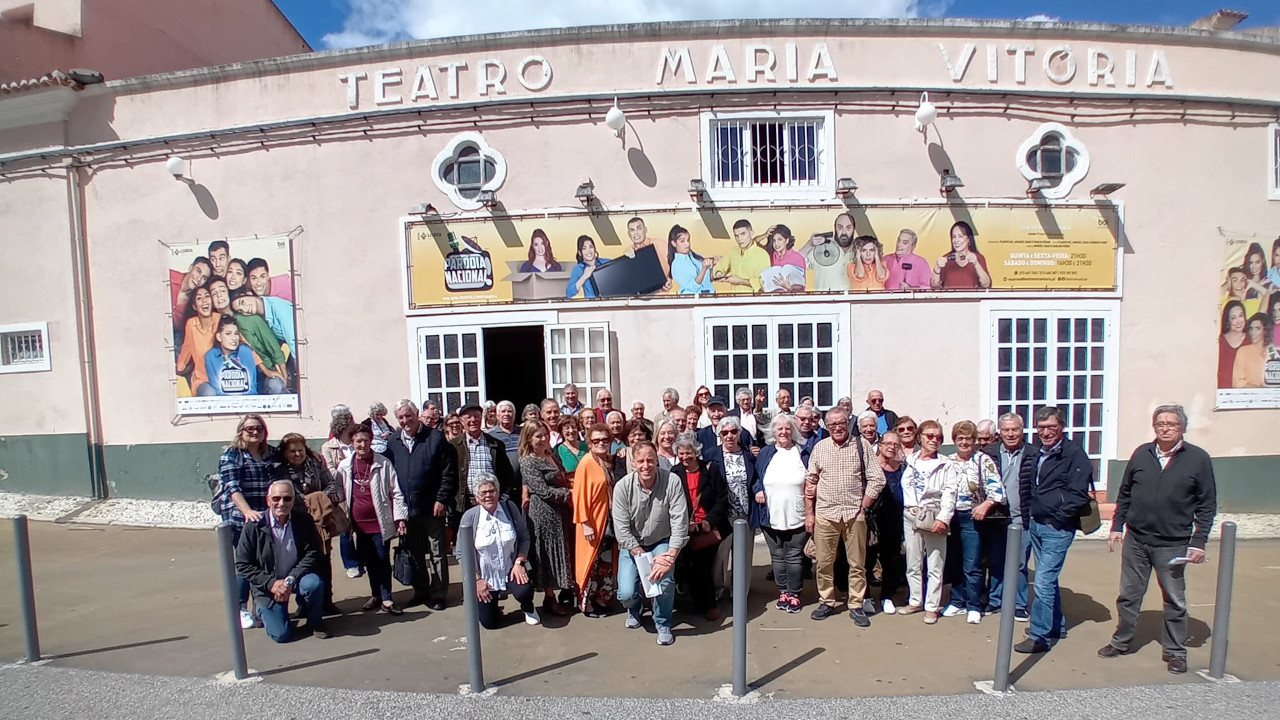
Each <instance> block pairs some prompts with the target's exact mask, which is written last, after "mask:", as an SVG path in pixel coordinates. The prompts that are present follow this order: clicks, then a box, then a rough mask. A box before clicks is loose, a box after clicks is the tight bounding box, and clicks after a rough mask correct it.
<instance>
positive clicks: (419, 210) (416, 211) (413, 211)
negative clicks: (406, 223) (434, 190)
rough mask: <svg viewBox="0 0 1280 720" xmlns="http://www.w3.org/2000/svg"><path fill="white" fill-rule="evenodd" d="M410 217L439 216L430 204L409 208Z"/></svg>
mask: <svg viewBox="0 0 1280 720" xmlns="http://www.w3.org/2000/svg"><path fill="white" fill-rule="evenodd" d="M409 214H410V215H439V214H440V211H439V210H436V206H435V205H432V204H431V203H419V204H417V205H414V206H413V207H411V208H409Z"/></svg>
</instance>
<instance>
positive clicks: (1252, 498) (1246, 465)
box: [1107, 455, 1280, 514]
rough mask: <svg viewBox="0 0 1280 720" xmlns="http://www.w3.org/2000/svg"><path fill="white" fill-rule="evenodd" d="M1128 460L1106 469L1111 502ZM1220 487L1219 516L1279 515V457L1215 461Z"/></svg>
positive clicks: (1216, 477) (1266, 456)
mask: <svg viewBox="0 0 1280 720" xmlns="http://www.w3.org/2000/svg"><path fill="white" fill-rule="evenodd" d="M1127 464H1128V461H1127V460H1112V461H1110V465H1108V467H1107V472H1108V473H1109V475H1108V477H1110V478H1111V483H1110V484H1111V487H1110V488H1108V490H1107V500H1108V502H1115V494H1116V493H1117V492H1119V490H1120V481H1121V479H1123V478H1124V468H1125V465H1127ZM1213 477H1214V480H1215V481H1216V482H1217V484H1218V512H1228V513H1266V514H1280V484H1277V482H1276V480H1277V478H1280V455H1250V456H1245V457H1225V458H1214V459H1213Z"/></svg>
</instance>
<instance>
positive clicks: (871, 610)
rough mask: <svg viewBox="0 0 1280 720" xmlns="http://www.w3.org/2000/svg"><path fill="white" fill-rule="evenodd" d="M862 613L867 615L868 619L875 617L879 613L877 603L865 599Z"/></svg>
mask: <svg viewBox="0 0 1280 720" xmlns="http://www.w3.org/2000/svg"><path fill="white" fill-rule="evenodd" d="M862 612H864V613H866V615H867V617H871V616H872V615H875V614H876V612H877V609H876V601H875V600H872V599H871V598H863V599H862Z"/></svg>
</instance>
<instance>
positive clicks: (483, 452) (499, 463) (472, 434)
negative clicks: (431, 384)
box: [449, 403, 520, 530]
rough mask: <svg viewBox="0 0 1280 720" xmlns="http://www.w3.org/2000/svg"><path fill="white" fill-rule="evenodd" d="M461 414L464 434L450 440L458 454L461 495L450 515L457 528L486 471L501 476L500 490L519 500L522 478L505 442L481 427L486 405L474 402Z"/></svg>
mask: <svg viewBox="0 0 1280 720" xmlns="http://www.w3.org/2000/svg"><path fill="white" fill-rule="evenodd" d="M458 415H459V416H460V417H461V418H462V434H461V435H458V436H457V437H455V438H454V439H452V440H450V441H449V444H450V445H451V446H452V447H453V451H454V452H455V453H457V456H458V480H459V482H458V497H457V501H456V503H455V507H454V508H452V515H451V517H450V518H449V521H450V526H451V527H453V528H454V529H455V530H456V529H457V525H458V521H459V520H460V519H461V517H462V513H464V512H466V511H467V510H468V509H469V508H471V506H473V505H475V504H476V487H477V486H478V484H479V482H480V478H482V477H484V476H486V475H493V476H495V477H497V478H498V492H499V493H501V494H502V495H505V496H506V497H507V499H508V500H511V501H513V502H517V503H518V502H520V481H519V480H518V479H517V478H516V472H515V469H514V468H512V467H511V460H510V459H509V458H508V457H507V447H506V445H504V444H503V442H502V441H501V440H499V439H498V438H495V437H493V436H492V435H490V434H488V433H486V432H484V431H482V430H481V429H480V425H481V421H482V420H483V418H484V408H482V407H480V406H479V405H477V404H474V403H473V404H471V405H467V406H466V407H464V408H462V409H461V410H459V411H458Z"/></svg>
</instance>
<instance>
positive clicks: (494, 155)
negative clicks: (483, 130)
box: [431, 131, 507, 210]
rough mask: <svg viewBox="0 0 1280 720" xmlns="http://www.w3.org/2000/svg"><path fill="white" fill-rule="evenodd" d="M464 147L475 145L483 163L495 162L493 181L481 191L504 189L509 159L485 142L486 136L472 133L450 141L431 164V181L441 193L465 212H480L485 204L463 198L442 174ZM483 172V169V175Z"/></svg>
mask: <svg viewBox="0 0 1280 720" xmlns="http://www.w3.org/2000/svg"><path fill="white" fill-rule="evenodd" d="M464 145H475V146H476V147H477V148H478V149H479V150H480V157H481V162H483V161H484V158H488V159H490V160H492V161H493V164H494V174H493V179H492V180H490V181H489V182H487V183H484V184H483V185H481V186H480V189H481V190H494V191H496V190H497V189H498V188H501V187H502V184H503V183H504V182H506V181H507V159H506V158H504V157H503V156H502V153H500V152H498V151H497V150H495V149H493V148H492V147H490V146H489V143H487V142H485V139H484V136H482V135H481V134H480V133H478V132H470V131H468V132H464V133H458V134H457V135H456V136H455V137H454V138H453V139H452V140H450V141H449V144H448V145H445V146H444V149H443V150H441V151H440V154H438V155H436V158H435V160H434V161H433V162H432V163H431V180H432V182H434V183H435V184H436V187H437V188H440V192H442V193H444V194H445V195H448V196H449V199H450V200H452V201H453V204H454V205H457V206H458V207H459V208H461V209H463V210H479V209H480V208H482V207H484V204H483V203H481V202H480V201H479V200H476V199H474V198H468V197H463V195H462V193H460V192H459V191H458V188H457V186H455V185H450V184H449V183H447V182H445V180H444V177H443V176H442V175H441V174H440V173H441V171H442V170H443V169H444V166H445V165H446V164H448V163H449V162H452V161H455V160H457V158H458V155H459V153H461V151H462V147H463V146H464ZM483 172H484V171H483V168H482V169H481V174H482V175H483Z"/></svg>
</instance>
